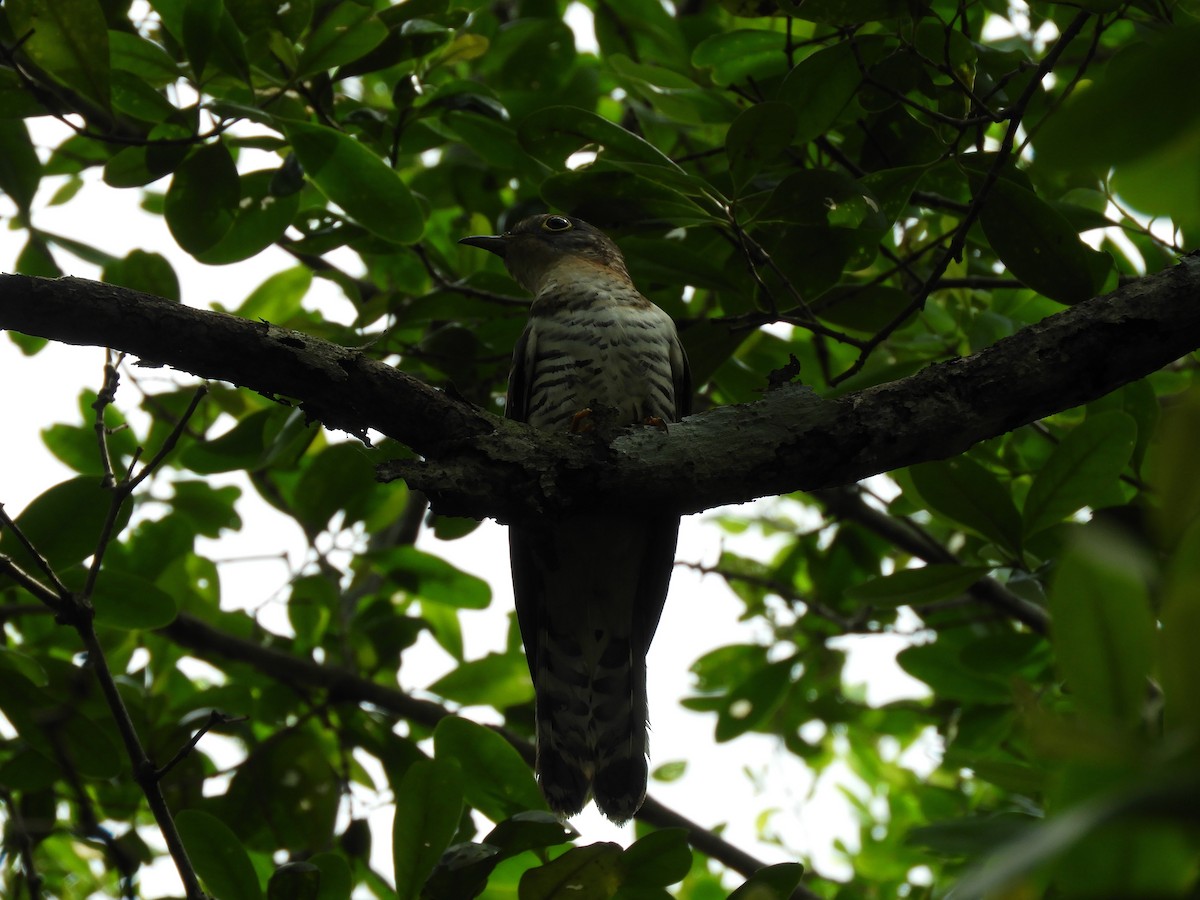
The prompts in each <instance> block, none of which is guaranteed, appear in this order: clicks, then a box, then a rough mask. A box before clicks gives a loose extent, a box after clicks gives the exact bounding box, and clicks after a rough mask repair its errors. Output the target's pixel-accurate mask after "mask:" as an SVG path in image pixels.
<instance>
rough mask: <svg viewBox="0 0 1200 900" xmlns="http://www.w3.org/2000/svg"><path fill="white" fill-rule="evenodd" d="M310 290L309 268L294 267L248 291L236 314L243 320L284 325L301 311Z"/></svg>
mask: <svg viewBox="0 0 1200 900" xmlns="http://www.w3.org/2000/svg"><path fill="white" fill-rule="evenodd" d="M310 287H312V269H310V268H308V267H307V266H296V267H295V268H291V269H284V270H283V271H282V272H276V273H275V274H274V275H272V276H270V277H269V278H267V280H266V281H264V282H263V283H262V284H260V285H259V286H258V287H256V288H255V289H254V290H253V291H251V292H250V296H249V297H247V298H246V299H245V300H244V301H242V305H241V306H239V307H238V308H237V310H235V312H236V313H237V314H238V315H239V316H241V317H242V318H243V319H261V320H263V321H265V322H273V323H276V324H279V323H283V322H287V321H288V320H289V319H291V318H292V316H294V315H296V313H298V312H299V311H300V309H301V307H300V304H301V302H302V301H303V300H304V297H305V296H306V295H307V294H308V289H309V288H310Z"/></svg>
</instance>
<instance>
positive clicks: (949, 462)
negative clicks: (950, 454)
mask: <svg viewBox="0 0 1200 900" xmlns="http://www.w3.org/2000/svg"><path fill="white" fill-rule="evenodd" d="M909 473H910V474H911V475H912V480H913V484H914V485H915V486H916V488H917V491H918V492H919V493H920V494H921V497H922V498H924V500H925V502H926V503H927V504H928V505H929V507H930V508H931V509H933V510H934V511H936V512H940V513H941V514H942V515H944V516H948V517H949V518H951V519H953V520H954V521H955V522H957V523H958V524H960V525H963V526H965V527H967V528H969V529H971V530H972V531H974V532H976V533H978V534H980V535H982V536H983V537H986V538H988V539H989V540H992V541H995V542H996V543H997V544H999V545H1000V546H1001V547H1003V548H1004V549H1005V550H1007V551H1008V552H1009V553H1011V554H1013V555H1014V556H1016V555H1018V554H1019V553H1020V547H1021V516H1020V514H1019V513H1018V512H1017V508H1016V506H1014V505H1013V501H1012V496H1011V495H1010V494H1009V492H1008V490H1007V489H1006V488H1005V487H1004V486H1003V485H1001V484H1000V482H999V481H997V480H996V477H995V476H994V475H992V473H991V472H989V471H988V470H987V469H985V468H984V467H983V466H981V465H980V464H979V463H977V462H975V460H973V459H970V458H969V457H966V456H959V457H956V458H954V459H946V460H939V461H937V462H929V463H922V464H921V465H919V466H913V467H912V468H911V469H909Z"/></svg>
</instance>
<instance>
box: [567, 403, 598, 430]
mask: <svg viewBox="0 0 1200 900" xmlns="http://www.w3.org/2000/svg"><path fill="white" fill-rule="evenodd" d="M595 427H596V423H595V422H593V421H592V410H591V408H590V407H587V406H585V407H584V408H583V409H581V410H580V411H579V412H577V413H575V415H573V416H571V425H570V427H569V428H567V431H569V432H570V433H571V434H586V433H587V432H589V431H591V430H592V429H593V428H595Z"/></svg>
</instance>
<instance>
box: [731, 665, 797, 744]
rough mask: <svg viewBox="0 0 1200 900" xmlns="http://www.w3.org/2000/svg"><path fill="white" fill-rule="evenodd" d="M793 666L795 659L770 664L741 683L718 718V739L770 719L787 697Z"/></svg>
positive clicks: (741, 732)
mask: <svg viewBox="0 0 1200 900" xmlns="http://www.w3.org/2000/svg"><path fill="white" fill-rule="evenodd" d="M793 666H794V663H793V662H792V661H791V660H781V661H780V662H777V663H770V664H768V665H765V666H763V667H762V668H759V669H756V670H754V671H753V672H752V673H751V675H750V677H749V678H747V679H746V680H745V681H742V682H741V683H739V684H737V685H736V686H735V687H734V688H733V690H731V691H730V692H729V696H728V698H727V699H726V702H725V703H724V708H723V709H722V711H721V716H720V718H719V719H717V728H716V738H717V740H718V741H722V742H723V741H728V740H732V739H733V738H735V737H737V736H739V735H742V734H745V733H746V732H747V731H751V730H753V729H755V728H757V727H759V726H761V725H762V724H763V723H764V722H766V721H767V719H768V718H769V717H770V716H771V715H772V714H773V713H774V712H775V711H776V710H777V709H778V708H779V705H780V704H781V703H782V702H783V700H784V698H785V697H786V696H787V692H788V688H789V687H790V686H791V683H792V674H791V673H792V668H793Z"/></svg>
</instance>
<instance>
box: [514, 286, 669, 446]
mask: <svg viewBox="0 0 1200 900" xmlns="http://www.w3.org/2000/svg"><path fill="white" fill-rule="evenodd" d="M633 295H634V297H636V299H637V301H640V302H638V303H636V304H634V303H630V302H628V300H627V299H626V298H620V297H610V298H608V301H609V302H597V299H596V298H595V296H593V295H592V292H587V294H586V295H579V296H578V302H561V299H560V300H559V301H558V302H555V303H553V304H551V303H542V304H539V303H535V304H534V307H533V310H532V317H531V321H530V334H529V345H528V346H527V348H526V359H525V362H526V365H527V367H528V368H527V381H526V384H527V385H528V388H527V390H528V393H527V395H526V396H527V403H528V405H527V409H526V412H527V421H528V422H529V423H530V424H531V425H534V426H535V427H537V428H546V429H556V430H561V429H565V428H567V427H568V426H569V425H570V422H571V419H572V417H573V416H574V415H575V414H576V413H578V412H579V411H580V410H582V409H584V408H592V409H598V408H603V409H614V410H616V411H617V413H618V415H619V416H620V418H621V420H622V421H625V422H628V423H630V424H635V423H640V422H643V421H645V420H646V419H647V418H649V417H657V418H660V419H662V420H663V421H673V420H675V419H676V418H677V414H676V398H675V386H674V381H673V378H672V364H671V357H672V354H673V353H678V352H680V351H679V350H678V338H677V337H676V334H675V325H674V323H673V322H672V321H671V318H670V317H669V316H668V315H667V314H666V313H664V312H663V311H662V310H661V309H659V308H658V307H657V306H654V305H653V304H652V303H650V302H649V301H647V300H645V299H644V298H642V297H641V295H640V294H636V292H633ZM629 299H632V298H629ZM623 300H624V301H625V302H622V301H623ZM539 306H541V307H542V308H541V309H539Z"/></svg>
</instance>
